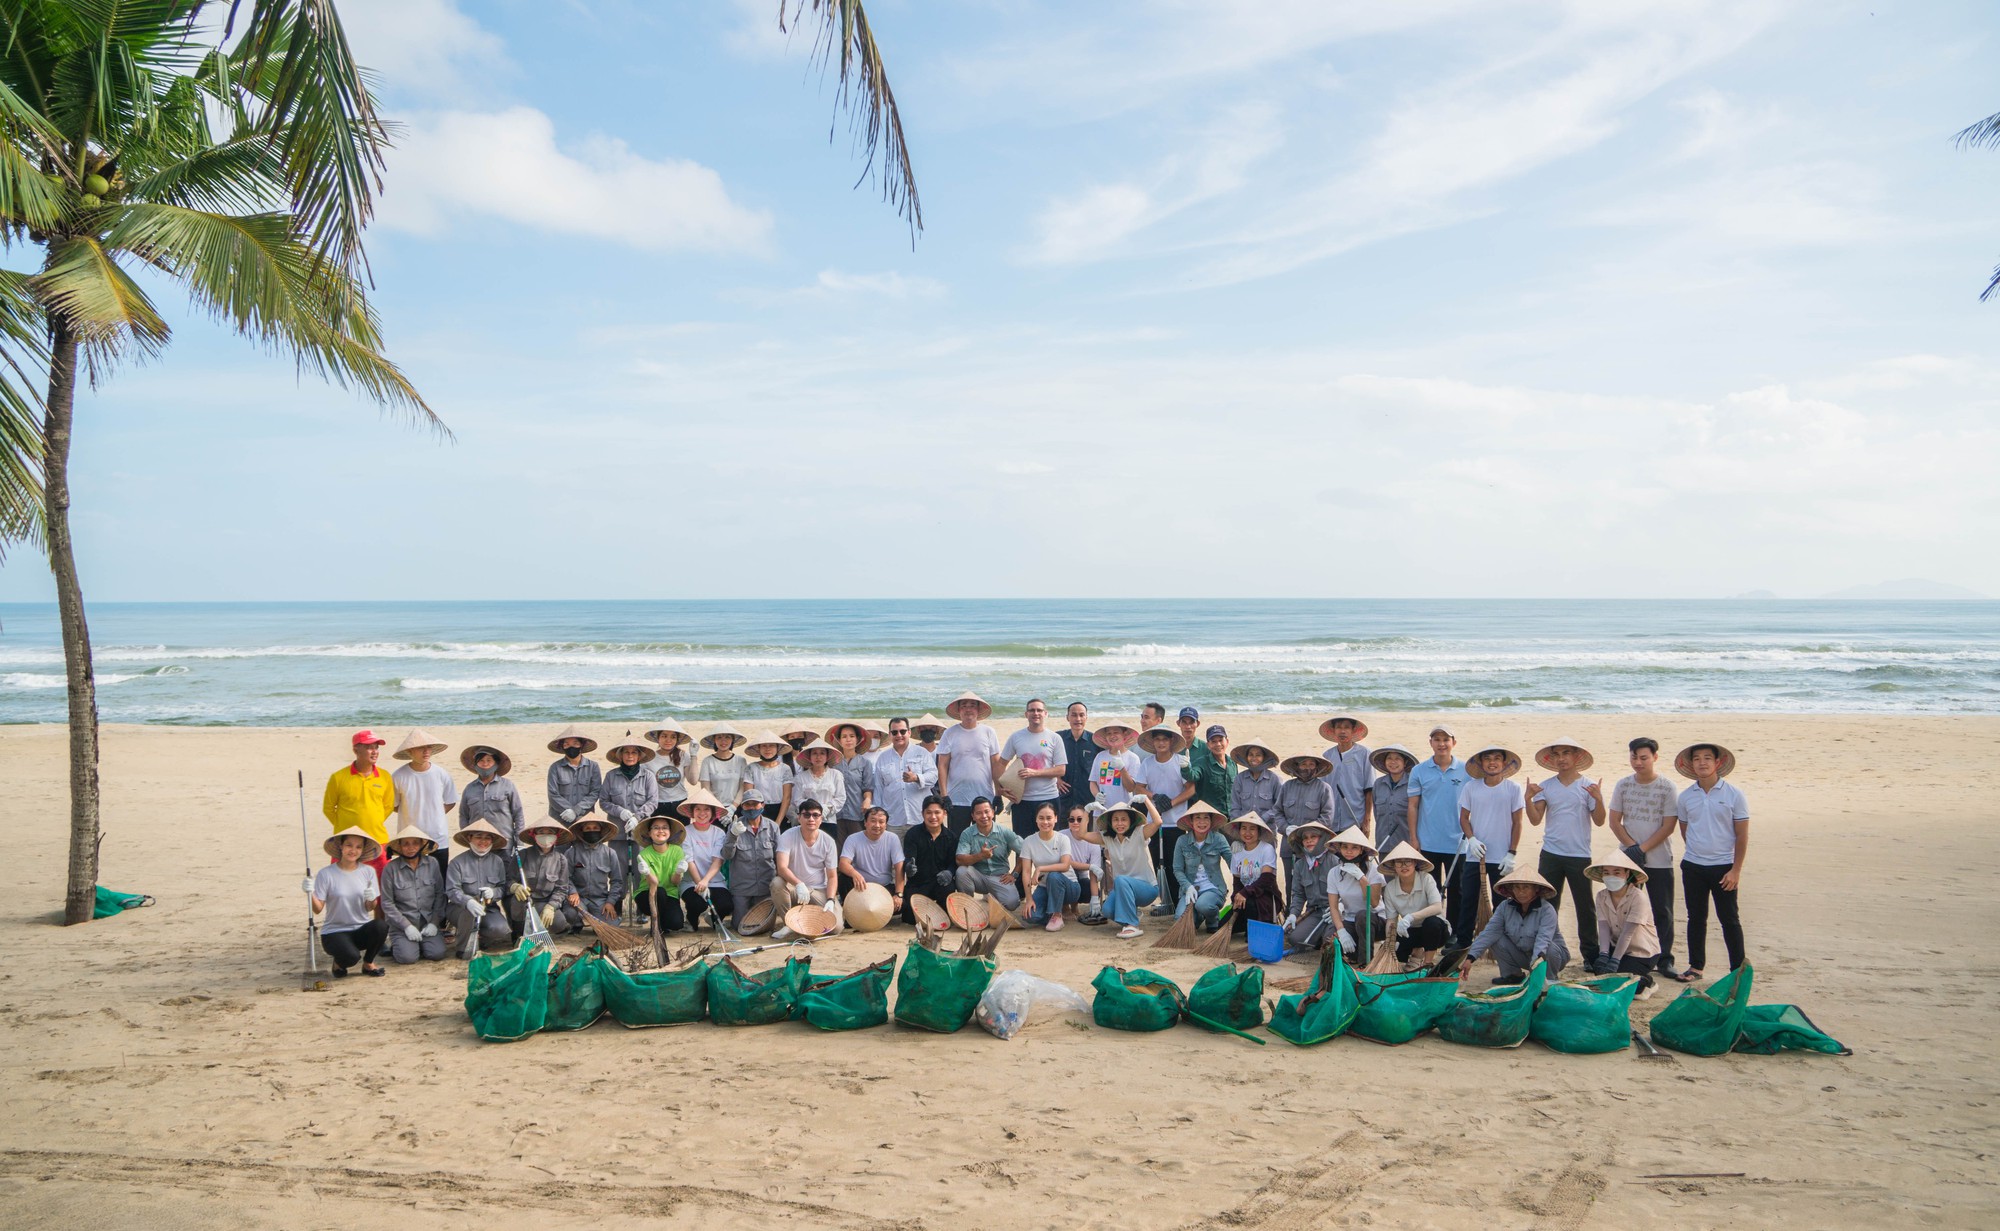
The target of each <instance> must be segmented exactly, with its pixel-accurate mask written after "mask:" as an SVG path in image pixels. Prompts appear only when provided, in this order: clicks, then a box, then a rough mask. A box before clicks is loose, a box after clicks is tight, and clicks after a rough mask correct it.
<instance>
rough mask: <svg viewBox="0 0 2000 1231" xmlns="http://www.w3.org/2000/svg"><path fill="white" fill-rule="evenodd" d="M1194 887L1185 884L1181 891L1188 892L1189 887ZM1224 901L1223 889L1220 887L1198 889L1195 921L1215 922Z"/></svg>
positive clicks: (1195, 898)
mask: <svg viewBox="0 0 2000 1231" xmlns="http://www.w3.org/2000/svg"><path fill="white" fill-rule="evenodd" d="M1192 888H1193V886H1191V885H1189V886H1184V887H1183V888H1182V890H1181V892H1182V893H1186V892H1187V890H1188V889H1192ZM1222 902H1223V897H1222V890H1220V889H1213V888H1211V889H1200V890H1196V891H1195V895H1194V918H1195V922H1196V923H1214V922H1215V916H1216V915H1217V913H1219V912H1220V911H1221V910H1222Z"/></svg>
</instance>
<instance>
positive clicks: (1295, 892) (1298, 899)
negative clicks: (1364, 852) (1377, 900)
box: [1285, 757, 1337, 950]
mask: <svg viewBox="0 0 2000 1231" xmlns="http://www.w3.org/2000/svg"><path fill="white" fill-rule="evenodd" d="M1313 759H1314V760H1318V759H1319V758H1317V757H1314V758H1313ZM1332 838H1333V831H1332V830H1331V829H1328V828H1327V827H1326V826H1325V825H1322V824H1321V823H1320V822H1318V821H1307V822H1306V823H1305V824H1303V825H1300V826H1298V827H1297V828H1295V829H1293V830H1292V832H1291V833H1289V834H1287V835H1286V836H1285V845H1286V846H1287V847H1288V848H1289V849H1290V851H1291V856H1292V864H1291V868H1290V869H1289V870H1288V871H1287V873H1286V876H1285V883H1286V884H1288V885H1290V886H1292V910H1291V914H1289V915H1288V916H1286V918H1285V943H1286V944H1287V945H1289V946H1290V947H1292V948H1294V949H1302V950H1303V949H1317V948H1319V947H1320V946H1322V945H1324V944H1325V943H1326V939H1327V937H1328V936H1329V935H1331V934H1332V933H1333V931H1334V929H1333V927H1332V926H1331V925H1332V920H1333V910H1332V897H1331V895H1329V894H1328V893H1327V892H1326V886H1327V885H1328V884H1329V883H1330V881H1331V878H1332V875H1333V865H1334V862H1335V860H1336V859H1337V856H1335V855H1334V853H1333V844H1332Z"/></svg>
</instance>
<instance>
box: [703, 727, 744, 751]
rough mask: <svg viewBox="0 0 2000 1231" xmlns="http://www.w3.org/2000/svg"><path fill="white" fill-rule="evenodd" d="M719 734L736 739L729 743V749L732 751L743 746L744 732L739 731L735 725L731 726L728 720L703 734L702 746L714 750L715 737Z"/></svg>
mask: <svg viewBox="0 0 2000 1231" xmlns="http://www.w3.org/2000/svg"><path fill="white" fill-rule="evenodd" d="M718 735H727V736H729V737H730V739H731V740H733V741H734V742H733V743H731V744H730V745H729V750H730V751H731V752H735V751H737V750H739V749H741V748H742V747H743V732H741V731H738V730H737V729H736V728H735V727H732V726H730V725H729V724H728V723H726V722H725V723H722V724H721V725H719V726H717V727H716V728H715V729H714V730H713V731H710V732H709V733H708V734H707V735H704V736H702V737H701V741H700V743H701V746H702V747H704V748H706V749H708V750H709V751H710V752H714V751H715V737H716V736H718Z"/></svg>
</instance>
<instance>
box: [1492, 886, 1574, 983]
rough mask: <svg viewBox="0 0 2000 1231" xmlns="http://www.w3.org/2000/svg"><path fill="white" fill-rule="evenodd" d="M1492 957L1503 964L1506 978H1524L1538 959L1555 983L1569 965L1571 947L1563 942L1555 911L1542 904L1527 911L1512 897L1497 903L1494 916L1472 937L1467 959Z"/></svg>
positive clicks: (1502, 973)
mask: <svg viewBox="0 0 2000 1231" xmlns="http://www.w3.org/2000/svg"><path fill="white" fill-rule="evenodd" d="M1489 954H1491V955H1492V958H1493V960H1494V961H1496V962H1498V963H1499V964H1500V977H1501V978H1503V979H1521V978H1525V977H1526V976H1527V973H1528V972H1529V971H1530V970H1532V969H1534V965H1535V959H1536V958H1540V959H1542V960H1543V961H1544V962H1546V963H1548V974H1549V978H1550V979H1551V980H1553V979H1554V978H1555V977H1556V975H1558V974H1560V973H1561V972H1562V968H1563V967H1565V966H1567V965H1569V946H1568V945H1566V944H1564V943H1563V938H1562V928H1561V927H1560V926H1559V925H1558V924H1557V921H1556V908H1555V907H1554V906H1552V905H1550V904H1549V903H1548V902H1546V901H1541V902H1536V903H1535V904H1534V905H1533V906H1531V907H1529V908H1528V909H1527V910H1525V911H1524V910H1522V909H1521V907H1520V904H1519V903H1517V902H1515V901H1513V900H1512V899H1511V898H1510V899H1508V900H1507V901H1504V902H1498V903H1495V904H1494V907H1493V917H1492V918H1491V919H1488V920H1487V921H1486V926H1485V927H1484V928H1483V929H1481V931H1480V933H1479V935H1478V936H1475V937H1474V938H1473V940H1472V951H1471V952H1470V953H1469V954H1468V955H1467V958H1468V960H1471V959H1477V958H1482V957H1486V956H1487V955H1489Z"/></svg>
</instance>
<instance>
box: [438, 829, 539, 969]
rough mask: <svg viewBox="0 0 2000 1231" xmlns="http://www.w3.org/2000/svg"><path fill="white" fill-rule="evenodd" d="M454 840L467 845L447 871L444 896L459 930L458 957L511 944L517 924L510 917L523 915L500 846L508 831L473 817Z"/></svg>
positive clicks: (508, 867) (517, 932)
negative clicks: (512, 894)
mask: <svg viewBox="0 0 2000 1231" xmlns="http://www.w3.org/2000/svg"><path fill="white" fill-rule="evenodd" d="M451 840H452V841H453V842H456V843H458V844H459V845H460V846H462V847H464V848H465V850H463V851H461V852H459V853H458V854H457V855H455V856H454V857H453V858H452V861H451V867H450V868H449V869H447V870H446V872H445V875H444V895H445V899H446V900H447V901H449V902H450V903H451V906H452V926H453V927H454V928H456V929H457V931H458V956H459V957H460V958H470V957H471V956H472V955H473V954H475V953H477V952H479V951H480V950H481V949H496V950H497V949H505V948H507V947H508V946H509V945H511V944H513V943H514V939H515V937H516V936H517V935H519V929H518V923H517V922H516V921H515V920H514V919H510V918H509V916H510V915H512V916H516V917H518V916H519V915H520V914H521V904H520V902H518V901H514V902H512V903H511V904H509V902H508V892H507V891H508V888H509V882H510V881H512V880H513V879H514V875H513V872H514V870H513V868H512V867H511V866H509V865H508V863H507V857H506V856H504V855H502V854H501V853H500V849H499V848H500V847H502V846H504V845H505V844H506V841H507V835H505V834H503V833H501V832H500V831H499V830H498V829H495V828H494V827H493V823H492V822H491V821H486V820H475V821H471V822H468V823H467V824H465V825H464V826H462V827H460V829H459V831H458V832H457V833H455V834H453V835H451ZM513 887H514V888H519V887H520V886H518V885H515V886H513Z"/></svg>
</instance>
